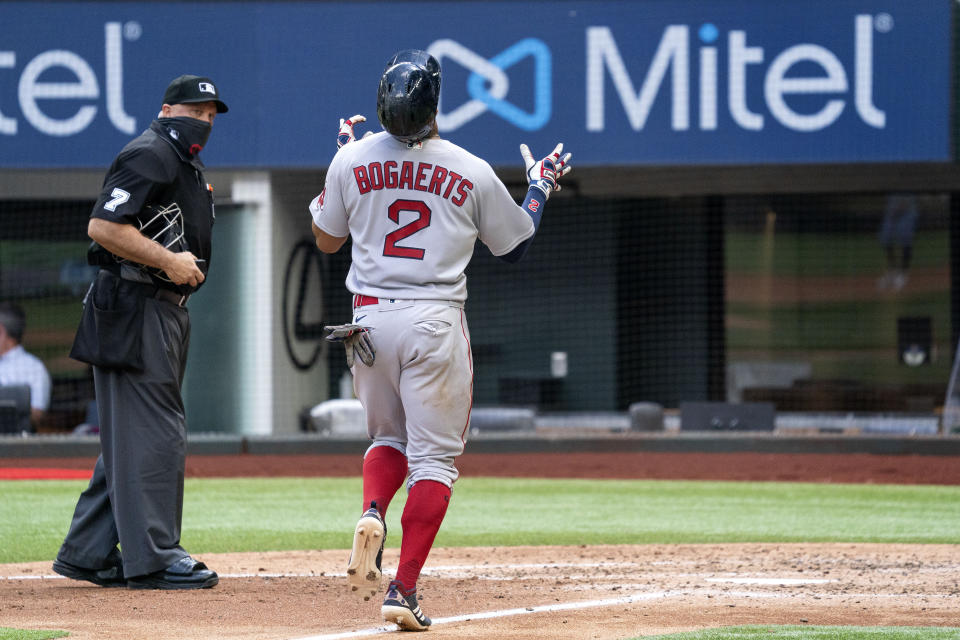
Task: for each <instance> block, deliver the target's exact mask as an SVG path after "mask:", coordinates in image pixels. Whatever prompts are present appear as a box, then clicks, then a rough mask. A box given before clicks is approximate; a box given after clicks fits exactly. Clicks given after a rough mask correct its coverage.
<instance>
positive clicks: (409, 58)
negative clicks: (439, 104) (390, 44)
mask: <svg viewBox="0 0 960 640" xmlns="http://www.w3.org/2000/svg"><path fill="white" fill-rule="evenodd" d="M398 62H412V63H413V64H417V65H420V66H421V67H423V68H424V69H426V70H427V73H429V74H430V79H431V81H432V82H433V84H434V85H436V88H437V95H440V62H439V61H438V60H437V59H436V58H434V57H433V56H432V55H430V54H429V53H427V52H426V51H423V50H421V49H404V50H403V51H398V52H396V53H395V54H393V57H392V58H390V59H389V60H387V64H386V65H385V66H384V67H383V69H384V70H387V69H389V68H390V67H392V66H393V65H395V64H397V63H398Z"/></svg>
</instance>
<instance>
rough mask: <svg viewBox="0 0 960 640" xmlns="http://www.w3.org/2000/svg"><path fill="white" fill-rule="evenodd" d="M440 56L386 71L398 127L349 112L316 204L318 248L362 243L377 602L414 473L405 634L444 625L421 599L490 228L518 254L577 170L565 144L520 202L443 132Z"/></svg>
mask: <svg viewBox="0 0 960 640" xmlns="http://www.w3.org/2000/svg"><path fill="white" fill-rule="evenodd" d="M439 98H440V65H439V63H438V62H437V60H436V59H435V58H433V57H432V56H430V55H428V54H427V53H425V52H423V51H418V50H408V51H402V52H400V53H398V54H396V55H395V56H394V57H393V58H391V59H390V60H389V61H388V63H387V66H386V69H385V70H384V72H383V75H382V77H381V78H380V87H379V91H378V94H377V116H378V117H379V120H380V123H381V124H382V125H383V128H384V129H385V131H384V132H381V133H377V134H373V135H369V134H368V135H366V136H364V137H363V138H361V139H360V140H357V139H355V136H354V132H353V127H354V125H355V124H356V123H358V122H363V121H364V120H365V118H363V116H354V117H352V118H350V119H348V120H343V121H341V127H340V132H339V136H338V145H339V146H340V147H341V148H340V150H339V151H338V152H337V155H336V156H335V157H334V159H333V161H332V162H331V163H330V167H329V170H328V171H327V175H326V183H325V185H324V190H323V192H322V193H321V194H320V195H319V196H317V198H315V199H314V201H313V202H312V203H311V204H310V211H311V214H312V217H313V225H312V228H313V233H314V236H315V238H316V242H317V246H318V247H319V248H320V249H321V250H322V251H325V252H327V253H334V252H336V251H337V250H339V249H340V247H342V246H343V244H344V243H345V242H346V240H347V238H348V237H351V238H352V239H353V246H352V253H351V258H352V264H351V267H350V271H349V273H348V275H347V280H346V285H347V288H348V289H349V290H350V292H351V293H352V294H353V307H354V315H353V321H352V323H351V324H348V325H340V326H336V327H328V329H329V330H330V332H331V335H330V336H329V337H330V338H331V339H334V340H342V341H343V343H344V345H345V347H346V349H347V360H348V363H349V364H350V366H351V370H352V372H353V375H354V386H355V390H356V393H357V397H358V398H359V399H360V401H361V402H362V403H363V406H364V409H365V410H366V415H367V430H368V433H369V435H370V437H371V439H372V440H373V444H371V445H370V447H369V448H368V449H367V451H366V454H365V455H364V459H363V507H362V509H365V510H366V511H364V512H363V515H362V517H361V518H360V520H359V522H358V523H357V526H356V528H355V530H354V539H353V548H352V551H351V557H350V561H349V564H348V567H347V574H348V576H347V580H348V583H349V585H350V587H351V589H352V590H353V591H357V592H359V593H360V595H362V596H363V597H364V599H369V598H370V597H371V596H373V595H374V594H376V593H377V591H378V590H379V586H380V577H381V559H382V553H383V544H384V539H385V537H386V527H385V525H384V516H385V515H386V512H387V508H388V507H389V506H390V501H391V500H392V499H393V496H394V494H396V492H397V491H398V490H399V489H400V487H401V486H402V485H403V483H404V480H406V484H407V490H408V497H407V503H406V506H405V507H404V510H403V515H402V517H401V521H400V522H401V526H402V529H403V531H402V539H401V546H400V562H399V566H398V568H397V573H396V578H395V579H394V580H393V581H391V582H390V584H389V587H388V588H387V593H386V597H385V599H384V602H383V607H382V609H381V612H382V614H383V617H384V619H386V620H387V621H388V622H394V623H396V624H397V625H399V627H400V628H402V629H405V630H416V631H422V630H425V629H427V628H429V626H430V618H428V617H427V616H426V615H425V614H424V613H423V612H422V611H421V609H420V607H419V606H418V603H417V597H416V589H417V580H418V578H419V576H420V571H421V569H422V568H423V565H424V562H425V561H426V559H427V555H428V554H429V552H430V549H431V547H432V546H433V541H434V538H435V537H436V535H437V531H438V530H439V528H440V524H441V522H442V521H443V518H444V515H445V514H446V511H447V506H448V504H449V502H450V495H451V487H452V486H453V483H454V482H455V481H456V479H457V476H458V472H457V468H456V467H455V466H454V460H455V459H456V457H457V456H458V455H460V454H461V453H462V452H463V449H464V442H465V440H466V434H467V426H468V424H469V421H470V408H471V404H472V390H473V360H472V356H471V352H470V331H469V329H468V328H467V319H466V316H465V315H464V302H465V301H466V299H467V286H466V276H465V275H464V270H465V268H466V267H467V264H468V263H469V261H470V258H471V257H472V256H473V250H474V244H475V242H476V240H477V239H478V238H479V239H480V241H481V242H483V243H484V244H485V245H486V246H487V247H488V248H489V249H490V251H491V252H492V253H493V254H494V255H496V256H499V257H500V258H502V259H504V260H506V261H507V262H517V261H518V260H520V258H521V257H522V256H523V255H524V253H525V252H526V250H527V248H528V247H529V246H530V243H531V241H532V240H533V237H534V234H535V233H536V230H537V226H538V225H539V223H540V218H541V215H542V214H543V208H544V205H545V203H546V201H547V198H548V197H549V196H550V194H551V192H552V191H553V190H555V189H559V186H558V185H557V179H558V178H560V177H561V176H563V175H564V174H566V173H567V172H569V171H570V169H571V167H570V166H569V165H568V161H569V159H570V154H569V153H567V154H563V153H562V152H563V145H562V144H558V145H557V146H556V148H555V149H554V150H553V152H552V153H551V154H550V155H548V156H547V157H545V158H543V159H542V160H539V161H534V159H533V156H532V154H531V153H530V150H529V149H528V148H527V147H526V145H521V146H520V150H521V153H522V156H523V159H524V162H525V164H526V170H527V178H528V180H529V184H530V187H529V191H528V192H527V196H526V199H525V200H524V202H523V205H522V206H517V204H516V202H515V201H514V200H513V198H511V196H510V194H509V192H508V191H507V189H506V187H505V186H504V185H503V183H501V182H500V180H499V179H498V178H497V177H496V175H495V174H494V172H493V169H491V167H490V165H488V164H487V163H486V162H485V161H483V160H481V159H480V158H477V157H476V156H474V155H471V154H470V153H468V152H467V151H465V150H464V149H462V148H460V147H458V146H456V145H455V144H453V143H451V142H449V141H447V140H444V139H442V138H440V137H439V135H438V131H437V123H436V114H437V105H438V102H439Z"/></svg>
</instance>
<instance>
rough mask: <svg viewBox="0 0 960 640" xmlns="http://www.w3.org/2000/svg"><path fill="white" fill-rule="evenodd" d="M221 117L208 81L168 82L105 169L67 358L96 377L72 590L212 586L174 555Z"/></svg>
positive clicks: (68, 565)
mask: <svg viewBox="0 0 960 640" xmlns="http://www.w3.org/2000/svg"><path fill="white" fill-rule="evenodd" d="M226 111H227V105H226V104H224V102H223V101H222V100H220V92H219V90H218V89H217V87H216V85H214V83H213V81H212V80H210V79H209V78H204V77H200V76H192V75H184V76H180V77H179V78H176V79H175V80H173V82H171V83H170V85H169V86H168V87H167V89H166V92H165V93H164V96H163V106H162V108H161V111H160V114H159V115H158V116H157V119H156V120H154V121H153V122H152V123H151V124H150V127H149V128H148V129H147V130H146V131H144V132H143V133H142V134H141V135H140V136H139V137H138V138H136V139H135V140H133V141H132V142H130V143H129V144H127V146H125V147H124V148H123V150H122V151H120V153H119V155H117V157H116V159H115V160H114V161H113V164H112V165H111V166H110V169H109V171H108V172H107V175H106V178H105V179H104V182H103V189H102V190H101V192H100V197H99V198H98V200H97V203H96V204H95V205H94V207H93V212H92V213H91V215H90V222H89V225H88V227H87V233H88V234H89V236H90V238H92V239H93V241H94V242H93V244H92V245H91V248H90V252H89V255H88V258H89V260H90V262H91V263H92V264H96V265H99V266H100V270H99V272H98V273H97V277H96V279H95V280H94V282H93V284H92V285H91V287H90V290H89V291H88V292H87V295H86V297H85V298H84V308H83V316H82V319H81V321H80V326H79V328H78V330H77V336H76V338H75V340H74V344H73V349H72V351H71V354H70V355H71V357H73V358H75V359H77V360H80V361H82V362H87V363H89V364H91V365H93V377H94V386H95V390H96V396H97V407H98V410H99V414H100V448H101V455H100V457H99V458H97V463H96V466H94V469H93V477H92V478H91V479H90V485H89V486H88V487H87V489H86V490H85V491H84V492H83V493H82V494H81V495H80V499H79V501H78V502H77V506H76V509H75V511H74V514H73V521H72V522H71V524H70V530H69V532H68V533H67V537H66V539H65V540H64V541H63V545H62V546H61V547H60V551H59V553H58V554H57V559H56V561H54V563H53V570H54V571H56V572H57V573H59V574H61V575H63V576H66V577H68V578H73V579H76V580H86V581H89V582H92V583H94V584H97V585H100V586H104V587H118V586H128V587H130V588H135V589H202V588H207V587H212V586H214V585H215V584H217V582H218V580H219V578H218V576H217V574H216V573H215V572H214V571H211V570H210V569H208V568H207V567H206V565H204V564H203V563H202V562H197V561H196V560H194V559H193V558H191V557H190V555H189V554H188V553H187V552H186V551H185V550H184V549H183V547H181V546H180V526H181V521H182V515H183V477H184V464H185V460H186V424H185V421H184V408H183V398H182V396H181V393H180V387H181V384H182V382H183V374H184V370H185V368H186V363H187V347H188V345H189V341H190V316H189V314H188V312H187V300H188V299H189V297H190V295H191V294H192V293H193V292H195V291H196V290H197V289H199V288H200V286H201V284H202V283H203V281H204V279H205V278H206V273H207V269H208V268H209V266H210V250H211V246H210V245H211V231H212V228H213V221H214V210H213V189H212V187H211V186H210V185H208V184H207V182H206V180H205V179H204V175H203V163H202V162H201V161H200V158H199V157H198V154H199V153H200V150H201V149H203V147H204V146H205V145H206V143H207V138H208V137H209V135H210V130H211V128H212V126H213V120H214V118H215V117H216V115H217V114H218V113H224V112H226ZM118 543H119V544H120V548H121V549H122V554H121V551H120V550H119V549H118V548H117V544H118Z"/></svg>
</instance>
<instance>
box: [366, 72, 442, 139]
mask: <svg viewBox="0 0 960 640" xmlns="http://www.w3.org/2000/svg"><path fill="white" fill-rule="evenodd" d="M437 67H438V68H439V64H438V65H437ZM439 103H440V78H439V75H438V76H437V77H436V79H434V77H433V76H432V75H431V74H430V71H429V70H428V69H427V68H426V67H424V66H421V65H419V64H416V63H414V62H397V63H396V64H393V65H390V66H388V67H387V68H386V70H384V72H383V76H381V78H380V88H379V90H378V91H377V118H379V119H380V124H382V125H383V128H384V129H386V130H387V132H388V133H390V134H391V135H393V136H396V137H397V138H400V139H401V140H403V141H404V142H412V141H414V140H419V139H421V138H425V137H426V136H427V135H429V133H430V130H431V128H432V123H433V119H434V117H435V116H436V115H437V105H438V104H439Z"/></svg>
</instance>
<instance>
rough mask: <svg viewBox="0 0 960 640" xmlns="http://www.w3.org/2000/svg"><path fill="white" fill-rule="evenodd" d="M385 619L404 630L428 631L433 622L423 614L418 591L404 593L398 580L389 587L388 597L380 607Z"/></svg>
mask: <svg viewBox="0 0 960 640" xmlns="http://www.w3.org/2000/svg"><path fill="white" fill-rule="evenodd" d="M380 613H382V614H383V619H384V620H386V621H387V622H393V623H395V624H396V625H397V626H398V627H400V628H401V629H403V630H404V631H426V630H427V629H429V628H430V625H431V624H432V623H433V621H432V620H430V618H428V617H427V616H425V615H424V614H423V611H421V610H420V605H419V604H417V593H416V591H414V592H413V593H411V594H410V595H407V596H405V595H403V594H402V593H400V589H399V588H398V587H397V583H396V582H391V583H390V586H389V587H388V588H387V597H386V599H385V600H384V601H383V606H382V607H381V608H380Z"/></svg>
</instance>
